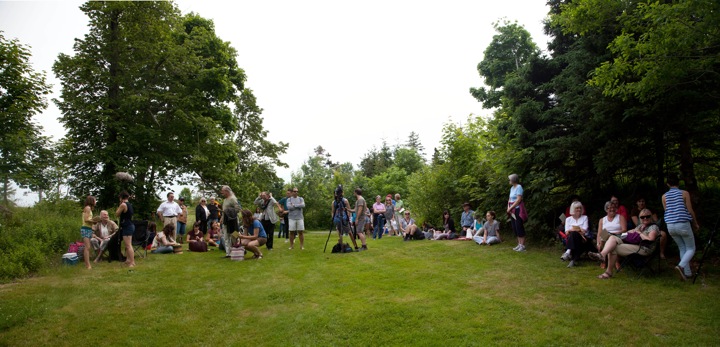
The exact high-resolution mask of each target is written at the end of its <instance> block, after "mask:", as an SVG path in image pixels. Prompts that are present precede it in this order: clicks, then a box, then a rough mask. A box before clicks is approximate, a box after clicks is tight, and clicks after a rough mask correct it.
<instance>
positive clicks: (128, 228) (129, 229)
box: [122, 223, 135, 236]
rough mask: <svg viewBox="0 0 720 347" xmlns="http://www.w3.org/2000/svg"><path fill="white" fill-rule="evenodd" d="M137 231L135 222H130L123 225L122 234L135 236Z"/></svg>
mask: <svg viewBox="0 0 720 347" xmlns="http://www.w3.org/2000/svg"><path fill="white" fill-rule="evenodd" d="M134 233H135V224H133V223H128V224H125V225H123V226H122V236H133V234H134Z"/></svg>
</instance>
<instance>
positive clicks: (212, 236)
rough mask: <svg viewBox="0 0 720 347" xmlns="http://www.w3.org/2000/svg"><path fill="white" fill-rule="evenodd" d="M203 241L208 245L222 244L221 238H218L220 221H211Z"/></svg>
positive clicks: (217, 245) (218, 245)
mask: <svg viewBox="0 0 720 347" xmlns="http://www.w3.org/2000/svg"><path fill="white" fill-rule="evenodd" d="M205 241H206V242H207V243H208V245H209V246H213V247H218V248H219V247H220V244H222V238H220V223H218V222H213V223H212V225H211V226H210V230H209V231H208V233H207V235H205Z"/></svg>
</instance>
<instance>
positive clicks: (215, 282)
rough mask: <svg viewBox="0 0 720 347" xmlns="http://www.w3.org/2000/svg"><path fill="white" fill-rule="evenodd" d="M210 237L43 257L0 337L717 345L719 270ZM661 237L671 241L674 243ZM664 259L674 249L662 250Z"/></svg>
mask: <svg viewBox="0 0 720 347" xmlns="http://www.w3.org/2000/svg"><path fill="white" fill-rule="evenodd" d="M326 236H327V232H317V233H310V234H309V235H308V237H307V240H306V241H307V242H306V249H305V250H304V251H301V250H299V247H296V249H295V250H288V247H287V244H286V243H283V240H280V241H279V242H277V240H276V242H275V245H276V249H275V250H273V251H271V252H268V251H266V250H265V249H264V248H263V253H264V254H265V257H264V259H260V260H252V259H247V260H246V261H243V262H231V261H229V260H228V259H221V256H222V255H224V253H222V252H219V251H217V250H214V251H210V252H207V253H189V252H185V253H184V254H181V255H172V254H169V255H166V254H162V255H156V254H152V255H149V257H148V258H147V259H140V260H138V262H137V263H138V266H137V267H136V268H135V269H134V270H129V269H128V268H126V267H123V266H121V265H120V264H119V263H118V262H113V263H110V264H108V263H107V262H105V263H102V264H96V265H95V266H94V268H93V269H92V270H90V271H88V270H85V269H84V267H83V266H82V264H79V265H78V266H74V267H58V268H53V269H52V271H49V272H48V273H44V274H41V275H40V276H37V277H34V278H30V279H25V280H21V281H18V282H15V283H9V284H4V285H0V345H7V346H23V345H28V346H45V345H75V346H78V345H79V346H89V345H96V344H99V343H105V344H108V345H142V346H146V345H192V346H196V345H201V346H204V345H208V346H210V345H212V346H218V345H219V346H226V345H247V346H251V345H271V346H280V345H288V344H291V345H303V346H328V345H359V346H374V345H398V346H400V345H401V346H433V345H443V346H465V345H478V346H485V345H523V346H529V345H571V346H587V345H591V346H592V345H608V346H618V345H623V346H624V345H635V346H640V345H643V346H644V345H657V346H672V345H708V346H710V345H718V344H720V337H719V336H718V332H720V301H718V297H719V296H720V295H719V294H720V290H719V286H718V284H719V283H720V275H719V274H718V270H717V269H716V268H714V267H713V266H710V265H708V266H707V271H709V273H708V275H707V277H705V278H703V279H702V283H701V279H698V283H697V284H695V285H691V284H689V283H681V282H680V281H679V280H678V278H677V277H676V274H675V273H674V270H672V267H671V266H670V265H669V264H671V263H669V264H668V265H666V266H665V267H664V270H663V272H662V273H661V274H660V276H658V277H651V278H640V279H636V278H635V277H634V276H627V275H626V274H625V273H620V274H617V275H616V277H614V278H612V279H610V280H599V279H596V278H595V277H596V276H597V275H598V274H600V273H601V272H602V270H601V269H600V268H599V267H598V266H597V264H595V263H592V264H590V263H585V264H583V266H581V267H578V268H573V269H568V268H566V267H565V265H566V263H563V262H561V261H560V259H559V256H560V251H559V249H550V248H548V249H538V248H534V247H533V246H532V244H531V245H530V247H529V250H528V252H526V253H516V252H513V251H512V250H511V248H512V247H513V246H514V245H515V244H514V243H512V242H505V243H503V244H501V245H496V246H482V247H481V246H478V245H476V244H475V243H473V242H463V241H411V242H403V241H402V239H400V238H397V237H385V238H383V239H382V240H377V241H375V240H369V242H368V247H369V250H368V251H367V252H360V253H353V254H331V253H329V252H330V248H331V246H332V243H333V242H334V241H333V239H336V238H335V237H334V236H333V237H332V238H331V240H330V244H329V245H328V253H326V254H323V252H322V250H323V245H324V242H325V238H326ZM669 247H675V246H674V244H671V245H669ZM673 265H674V264H673Z"/></svg>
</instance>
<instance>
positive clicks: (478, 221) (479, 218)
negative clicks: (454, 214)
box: [465, 211, 485, 240]
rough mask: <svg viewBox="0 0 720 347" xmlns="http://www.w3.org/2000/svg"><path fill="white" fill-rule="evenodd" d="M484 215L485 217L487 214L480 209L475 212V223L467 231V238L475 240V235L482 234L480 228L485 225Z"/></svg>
mask: <svg viewBox="0 0 720 347" xmlns="http://www.w3.org/2000/svg"><path fill="white" fill-rule="evenodd" d="M483 217H485V215H484V214H483V213H482V212H480V211H476V212H475V213H473V225H472V227H471V228H468V229H467V231H466V232H465V238H466V239H468V240H473V239H474V238H475V236H482V231H481V230H480V229H482V226H483V223H482V222H483Z"/></svg>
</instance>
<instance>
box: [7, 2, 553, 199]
mask: <svg viewBox="0 0 720 347" xmlns="http://www.w3.org/2000/svg"><path fill="white" fill-rule="evenodd" d="M82 3H83V2H82V1H38V2H7V1H0V30H2V31H3V32H4V35H5V37H6V39H11V38H17V39H19V40H20V42H21V43H22V44H25V45H29V46H31V52H32V54H33V56H32V59H31V62H32V63H33V67H34V68H35V69H36V70H42V71H45V72H46V73H47V77H48V82H49V83H51V84H52V85H53V90H54V94H53V95H52V96H51V97H57V96H58V95H59V86H60V83H59V81H58V80H57V79H56V78H55V76H54V75H53V73H52V64H53V62H54V61H55V59H56V58H57V55H58V54H59V53H61V52H62V53H66V54H73V50H72V45H73V42H74V39H76V38H82V37H83V36H84V34H85V33H86V32H87V17H86V16H85V15H84V14H83V13H82V12H81V11H80V10H79V6H80V5H81V4H82ZM176 3H177V5H178V7H179V8H180V10H181V11H182V13H183V14H185V13H188V12H196V13H198V14H200V15H201V16H203V17H204V18H209V19H212V20H213V21H214V22H215V28H216V33H217V35H218V36H219V37H220V38H221V39H223V40H225V41H229V42H230V43H231V44H232V46H233V47H235V49H237V51H238V57H237V60H238V64H239V66H240V67H242V68H243V69H244V70H245V73H246V74H247V76H248V80H247V84H246V87H249V88H251V89H252V90H253V91H254V93H255V96H256V97H257V99H258V104H259V105H260V107H262V108H263V109H264V112H263V117H264V126H265V128H266V129H267V130H268V131H269V134H268V137H269V139H270V140H271V141H284V142H288V143H289V144H290V146H289V148H288V151H287V153H286V154H285V155H283V156H282V158H281V159H282V160H283V161H284V162H286V163H288V164H289V165H290V168H289V169H279V170H278V172H277V173H278V176H280V177H282V178H283V179H285V180H286V182H287V181H289V179H290V173H291V172H294V171H297V170H299V168H300V165H301V164H302V163H303V161H305V160H306V159H307V158H308V156H309V155H310V154H311V153H312V150H313V148H315V147H317V146H318V145H321V146H323V147H324V148H325V149H326V150H328V152H329V153H330V154H332V159H333V160H334V161H339V162H351V163H352V164H353V165H355V167H356V168H357V166H358V164H359V163H360V159H361V158H362V156H363V155H364V154H365V153H367V152H368V151H369V150H370V149H371V148H372V147H373V146H376V147H379V146H380V144H381V143H382V141H383V139H384V140H386V141H387V142H388V144H390V145H391V146H392V145H395V144H397V143H404V142H405V141H406V139H407V136H408V134H409V133H410V131H415V132H416V133H418V134H419V135H420V139H421V141H422V143H423V145H424V147H425V152H426V155H427V156H429V155H431V154H432V151H433V148H434V147H437V146H438V144H439V141H440V136H441V130H442V126H443V124H444V123H447V122H448V121H452V122H463V121H465V120H466V119H467V117H468V115H470V114H475V115H489V114H490V112H489V111H488V110H484V109H482V107H481V104H480V103H478V102H477V101H476V100H475V99H474V98H473V97H472V96H471V95H470V93H469V88H470V87H479V86H482V81H481V79H480V77H479V76H478V73H477V69H476V67H477V64H478V63H479V62H480V61H481V60H482V58H483V51H484V50H485V48H486V47H487V45H488V44H489V43H490V40H491V39H492V36H493V35H494V34H495V31H494V29H493V27H492V23H493V22H495V21H497V20H498V19H500V18H503V17H504V18H507V19H509V20H511V21H515V20H517V21H518V22H519V23H520V24H522V25H524V26H525V28H526V29H527V30H528V31H529V32H530V33H531V34H532V36H533V40H534V41H535V43H536V44H538V46H539V47H541V48H545V47H546V42H547V41H548V38H547V37H545V36H544V35H543V32H542V20H543V19H544V18H545V16H546V14H547V11H548V8H547V7H546V6H545V1H543V0H502V1H487V0H485V1H468V0H459V1H456V0H445V1H387V0H386V1H374V0H371V1H363V2H349V1H313V0H309V1H274V0H269V1H207V0H205V1H190V0H187V1H177V2H176ZM58 116H59V111H58V109H57V108H56V107H55V105H54V104H53V103H52V102H49V107H48V108H47V109H46V110H45V112H44V113H43V114H41V115H39V116H38V117H37V121H38V122H39V123H40V124H41V125H43V127H44V129H45V133H46V134H47V135H50V136H52V137H53V138H54V139H56V140H57V139H59V138H61V137H62V136H63V135H64V133H65V130H64V128H63V126H62V125H61V124H60V123H59V122H58V120H57V118H58ZM35 198H36V197H35ZM21 200H22V199H21ZM21 202H22V201H21Z"/></svg>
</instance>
